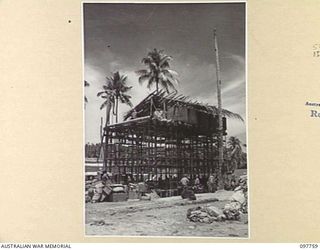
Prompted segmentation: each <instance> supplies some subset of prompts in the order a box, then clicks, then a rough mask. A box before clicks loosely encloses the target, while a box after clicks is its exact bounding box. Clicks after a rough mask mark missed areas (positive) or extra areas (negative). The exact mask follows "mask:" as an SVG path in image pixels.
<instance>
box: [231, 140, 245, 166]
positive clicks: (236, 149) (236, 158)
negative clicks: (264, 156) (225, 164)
mask: <svg viewBox="0 0 320 250" xmlns="http://www.w3.org/2000/svg"><path fill="white" fill-rule="evenodd" d="M228 146H229V149H230V158H231V162H232V165H233V170H235V169H237V168H239V167H240V166H241V164H242V148H241V141H240V140H239V139H238V138H237V137H235V136H230V137H229V140H228Z"/></svg>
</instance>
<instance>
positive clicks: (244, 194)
mask: <svg viewBox="0 0 320 250" xmlns="http://www.w3.org/2000/svg"><path fill="white" fill-rule="evenodd" d="M231 202H238V203H239V205H240V211H241V212H242V213H244V214H246V213H248V186H247V175H242V176H240V177H239V186H238V187H236V188H235V190H234V194H233V195H232V197H231Z"/></svg>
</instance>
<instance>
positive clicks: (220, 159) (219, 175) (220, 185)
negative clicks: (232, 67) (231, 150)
mask: <svg viewBox="0 0 320 250" xmlns="http://www.w3.org/2000/svg"><path fill="white" fill-rule="evenodd" d="M213 35H214V51H215V56H216V75H217V97H218V119H219V128H218V151H219V156H218V170H217V178H218V188H219V189H223V179H222V168H223V124H222V101H221V79H220V63H219V50H218V39H217V33H216V30H215V29H214V31H213Z"/></svg>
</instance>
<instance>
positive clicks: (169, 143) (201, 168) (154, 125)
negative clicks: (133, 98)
mask: <svg viewBox="0 0 320 250" xmlns="http://www.w3.org/2000/svg"><path fill="white" fill-rule="evenodd" d="M105 136H106V140H107V143H106V147H105V165H106V167H107V171H108V172H111V173H112V174H113V175H114V177H115V181H116V182H125V181H126V179H127V178H128V177H127V176H128V175H130V176H131V178H132V177H133V178H134V180H135V181H145V180H146V179H151V178H152V177H154V176H156V179H158V178H159V177H160V176H161V177H162V178H163V179H164V178H166V177H170V176H171V177H172V176H176V177H177V178H178V179H179V178H181V177H182V176H183V175H184V174H187V175H188V176H190V177H191V178H193V177H195V176H196V175H205V176H209V175H210V174H212V173H214V172H215V170H216V168H217V166H218V165H217V164H218V150H217V146H216V142H217V139H216V135H215V134H199V133H197V130H196V129H195V128H194V127H193V126H190V125H187V124H181V123H178V122H167V121H160V120H158V119H156V118H152V117H150V116H147V117H141V118H137V119H133V120H130V121H127V122H124V123H118V124H115V125H110V126H108V127H107V130H106V134H105Z"/></svg>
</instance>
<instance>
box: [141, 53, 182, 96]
mask: <svg viewBox="0 0 320 250" xmlns="http://www.w3.org/2000/svg"><path fill="white" fill-rule="evenodd" d="M170 60H172V57H171V56H168V55H166V54H164V51H163V50H157V49H154V50H152V51H150V52H149V53H148V54H147V57H144V58H143V59H142V61H141V62H142V63H143V64H144V65H145V66H146V67H147V69H142V70H138V71H136V73H137V74H138V75H139V83H140V84H142V83H143V82H144V81H148V84H147V87H148V88H149V89H150V88H151V86H152V85H153V84H156V90H157V92H158V91H159V84H160V86H161V87H162V88H164V89H165V90H166V91H167V92H168V93H169V89H170V88H171V89H173V90H174V91H176V88H175V86H174V85H175V84H177V83H178V80H177V78H176V76H177V75H178V74H177V72H175V71H174V70H171V69H170V65H169V61H170Z"/></svg>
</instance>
